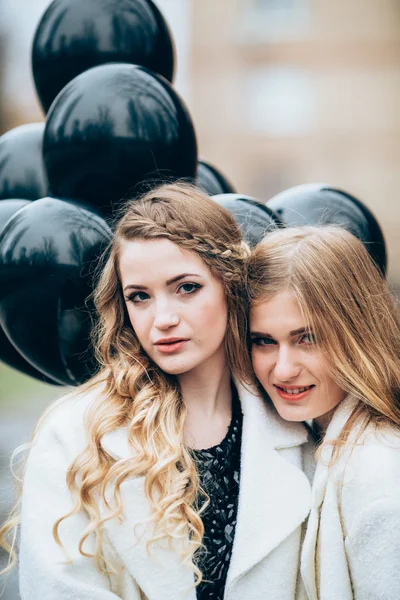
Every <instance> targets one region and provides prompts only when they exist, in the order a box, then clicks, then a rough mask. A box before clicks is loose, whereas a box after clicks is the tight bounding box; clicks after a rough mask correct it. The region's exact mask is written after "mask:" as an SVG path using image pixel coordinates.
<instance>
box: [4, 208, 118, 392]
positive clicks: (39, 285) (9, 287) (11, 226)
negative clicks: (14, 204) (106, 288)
mask: <svg viewBox="0 0 400 600" xmlns="http://www.w3.org/2000/svg"><path fill="white" fill-rule="evenodd" d="M110 237H111V232H110V229H109V228H108V226H107V225H106V223H105V221H104V220H103V219H102V218H101V217H100V216H99V215H97V214H96V213H95V212H94V211H91V210H88V209H87V208H86V207H84V206H82V205H80V204H78V203H73V202H65V201H62V200H58V199H54V198H43V199H41V200H37V201H36V202H32V203H31V204H29V205H28V206H26V207H24V208H22V209H21V210H20V211H18V213H16V214H15V215H14V216H13V217H11V219H10V220H9V221H8V223H7V225H6V226H5V228H4V229H3V231H2V233H1V235H0V290H1V293H0V322H1V324H2V326H3V329H4V331H5V332H6V334H7V336H8V337H9V339H10V340H11V341H12V343H13V345H14V346H15V347H16V348H17V349H18V351H19V352H20V353H21V354H22V356H23V357H24V358H25V359H26V360H27V361H28V362H29V363H30V364H31V365H32V366H33V367H35V368H36V369H38V370H39V371H42V372H43V373H45V374H46V375H47V376H49V377H50V378H52V379H54V380H55V381H57V382H59V383H62V384H69V385H77V384H79V383H81V382H83V381H85V380H86V379H87V378H89V377H90V376H91V375H92V373H93V370H94V368H95V363H94V360H93V355H92V349H91V344H90V340H89V331H90V327H91V316H90V311H89V308H88V307H87V306H86V305H85V301H86V299H87V297H88V296H89V294H90V292H91V291H92V271H93V268H94V266H95V265H96V264H97V262H98V258H99V255H100V253H101V252H102V250H103V248H104V246H105V244H107V243H108V241H109V240H110Z"/></svg>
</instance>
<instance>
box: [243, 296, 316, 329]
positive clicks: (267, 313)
mask: <svg viewBox="0 0 400 600" xmlns="http://www.w3.org/2000/svg"><path fill="white" fill-rule="evenodd" d="M250 320H251V328H252V329H254V330H257V331H263V332H268V333H272V332H274V331H278V332H287V331H292V330H294V329H299V328H300V327H305V325H306V324H305V321H304V317H303V315H302V313H301V310H300V307H299V305H298V303H297V302H296V300H295V298H294V296H293V294H292V292H290V291H284V292H279V293H278V294H275V296H272V298H269V299H268V300H264V301H261V302H257V303H256V304H255V305H254V306H253V307H252V308H251V312H250Z"/></svg>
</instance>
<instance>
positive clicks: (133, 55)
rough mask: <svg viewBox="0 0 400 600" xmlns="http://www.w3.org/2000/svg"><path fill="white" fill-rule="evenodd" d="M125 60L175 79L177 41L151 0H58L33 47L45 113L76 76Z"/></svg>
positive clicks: (37, 88) (40, 96)
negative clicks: (91, 69) (174, 41)
mask: <svg viewBox="0 0 400 600" xmlns="http://www.w3.org/2000/svg"><path fill="white" fill-rule="evenodd" d="M110 62H126V63H130V64H137V65H141V66H144V67H147V68H149V69H151V70H152V71H154V72H155V73H159V74H160V75H162V76H163V77H165V78H166V79H167V80H169V81H172V78H173V73H174V46H173V41H172V38H171V34H170V31H169V29H168V25H167V24H166V22H165V20H164V18H163V16H162V14H161V13H160V11H159V10H158V8H157V7H156V6H155V5H154V4H153V2H152V1H151V0H54V2H52V3H51V4H50V6H49V7H48V9H47V10H46V12H45V13H44V15H43V17H42V19H41V21H40V23H39V25H38V28H37V30H36V34H35V39H34V42H33V47H32V69H33V76H34V80H35V84H36V90H37V93H38V96H39V98H40V101H41V103H42V106H43V109H44V111H45V112H47V111H48V109H49V108H50V105H51V103H52V102H53V100H54V98H55V97H56V96H57V94H58V93H59V92H60V91H61V90H62V89H63V87H65V86H66V85H67V83H69V82H70V81H71V80H72V79H74V77H76V76H77V75H79V74H80V73H83V72H84V71H86V70H87V69H90V68H91V67H95V66H98V65H102V64H106V63H110Z"/></svg>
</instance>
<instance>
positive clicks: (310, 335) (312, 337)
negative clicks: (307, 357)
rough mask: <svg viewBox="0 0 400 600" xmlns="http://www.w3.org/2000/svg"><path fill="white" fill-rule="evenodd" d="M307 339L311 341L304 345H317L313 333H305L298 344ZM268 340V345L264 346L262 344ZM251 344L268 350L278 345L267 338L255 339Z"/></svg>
mask: <svg viewBox="0 0 400 600" xmlns="http://www.w3.org/2000/svg"><path fill="white" fill-rule="evenodd" d="M307 337H308V338H309V339H310V341H309V342H305V344H304V345H306V346H311V345H313V344H315V337H314V334H312V333H303V335H302V336H301V337H300V338H299V340H298V342H302V341H304V338H307ZM266 340H268V343H267V344H263V343H262V342H265V341H266ZM251 343H252V344H254V345H256V346H260V347H261V348H266V347H267V346H273V345H275V344H276V342H275V340H274V339H272V338H266V337H255V338H253V339H252V340H251Z"/></svg>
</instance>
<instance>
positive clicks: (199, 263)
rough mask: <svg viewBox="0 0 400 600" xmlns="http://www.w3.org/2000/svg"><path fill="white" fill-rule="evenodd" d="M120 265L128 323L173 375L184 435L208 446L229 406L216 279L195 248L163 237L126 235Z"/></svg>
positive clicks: (224, 315)
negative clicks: (183, 407)
mask: <svg viewBox="0 0 400 600" xmlns="http://www.w3.org/2000/svg"><path fill="white" fill-rule="evenodd" d="M119 270H120V276H121V284H122V289H123V293H124V298H125V302H126V306H127V310H128V315H129V319H130V322H131V324H132V327H133V329H134V331H135V333H136V335H137V337H138V339H139V341H140V343H141V345H142V347H143V349H144V351H145V352H146V354H147V355H148V356H149V357H150V358H151V359H152V360H153V361H154V362H155V363H156V364H157V365H158V366H159V367H160V368H161V369H162V370H163V371H165V372H166V373H169V374H174V375H177V377H178V379H179V383H180V386H181V390H182V395H183V401H184V403H185V405H186V407H187V410H188V415H187V418H186V423H185V442H186V443H187V444H188V446H190V447H191V448H195V449H200V448H210V447H211V446H215V445H217V444H219V443H220V442H221V441H222V440H223V439H224V437H225V435H226V432H227V429H228V427H229V423H230V421H231V412H232V395H231V386H230V379H231V375H230V372H229V369H228V366H227V360H226V352H225V344H224V341H225V333H226V328H227V322H228V307H227V302H226V296H225V292H224V289H223V286H222V284H221V282H220V281H219V280H218V279H217V278H216V277H214V276H213V274H212V273H211V272H210V270H209V268H208V267H207V265H206V264H205V263H204V262H203V260H202V259H201V258H200V256H199V255H198V254H196V253H195V252H190V251H188V250H184V249H183V248H181V247H179V246H178V245H176V244H174V243H173V242H171V241H170V240H168V239H164V238H158V239H155V240H141V239H140V240H134V241H129V242H124V244H123V246H122V248H121V252H120V257H119Z"/></svg>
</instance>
